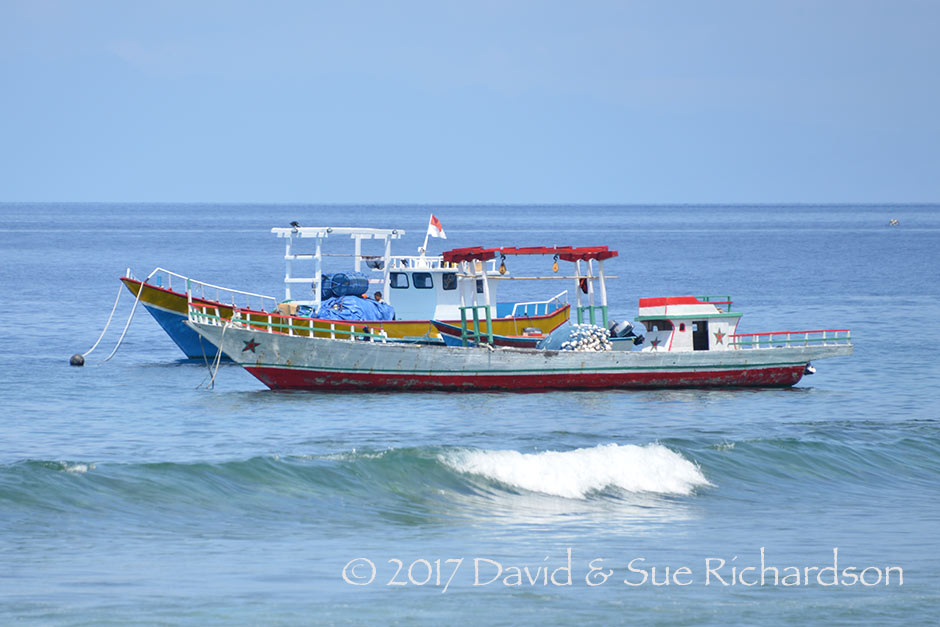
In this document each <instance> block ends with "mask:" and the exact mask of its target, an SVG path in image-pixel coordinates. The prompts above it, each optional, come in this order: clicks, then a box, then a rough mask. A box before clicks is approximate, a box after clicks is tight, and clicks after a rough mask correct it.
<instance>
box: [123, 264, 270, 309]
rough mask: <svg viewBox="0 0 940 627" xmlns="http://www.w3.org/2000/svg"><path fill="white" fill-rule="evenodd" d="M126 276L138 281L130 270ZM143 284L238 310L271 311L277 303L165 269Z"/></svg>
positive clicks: (158, 270)
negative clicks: (187, 293) (189, 294)
mask: <svg viewBox="0 0 940 627" xmlns="http://www.w3.org/2000/svg"><path fill="white" fill-rule="evenodd" d="M126 276H127V278H129V279H135V280H139V279H136V278H135V277H134V276H132V273H131V272H130V269H128V271H127V273H126ZM143 282H144V283H147V284H149V285H151V286H155V287H159V288H163V289H166V290H170V291H171V292H173V291H175V292H177V293H180V294H185V293H186V292H187V289H188V290H189V291H190V293H191V294H192V297H193V298H198V299H200V300H206V301H213V302H217V303H221V304H223V305H229V306H231V307H236V308H239V309H251V310H254V311H273V310H275V309H277V303H278V301H277V299H276V298H274V297H273V296H266V295H264V294H256V293H255V292H245V291H243V290H234V289H231V288H228V287H221V286H219V285H213V284H212V283H204V282H202V281H197V280H196V279H191V278H189V277H187V276H183V275H182V274H178V273H176V272H171V271H170V270H166V269H165V268H155V269H154V270H153V272H151V273H150V274H148V275H147V278H145V279H144V280H143ZM174 282H175V283H176V289H175V290H174V289H173V283H174Z"/></svg>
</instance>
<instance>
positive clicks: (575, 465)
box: [441, 444, 710, 498]
mask: <svg viewBox="0 0 940 627" xmlns="http://www.w3.org/2000/svg"><path fill="white" fill-rule="evenodd" d="M441 459H442V461H443V462H444V463H446V464H447V465H449V466H451V467H452V468H454V469H455V470H458V471H460V472H466V473H472V474H476V475H481V476H484V477H486V478H488V479H493V480H496V481H499V482H500V483H503V484H506V485H509V486H513V487H516V488H522V489H524V490H529V491H532V492H542V493H544V494H552V495H556V496H563V497H567V498H584V497H585V496H586V495H587V494H588V493H590V492H594V491H598V490H603V489H605V488H609V487H617V488H620V489H623V490H627V491H630V492H653V493H658V494H690V493H691V492H692V490H693V489H694V488H695V487H696V486H706V485H710V484H709V482H708V480H707V479H706V478H705V476H704V475H703V474H702V471H701V470H700V469H699V467H698V466H696V465H695V464H694V463H692V462H690V461H689V460H687V459H685V458H684V457H682V455H680V454H679V453H676V452H675V451H671V450H669V449H668V448H666V447H665V446H662V445H661V444H647V445H646V446H636V445H633V444H625V445H619V444H602V445H599V446H595V447H594V448H580V449H575V450H573V451H564V452H560V451H545V452H543V453H520V452H518V451H487V450H482V451H481V450H461V451H453V452H450V453H446V454H443V455H442V456H441Z"/></svg>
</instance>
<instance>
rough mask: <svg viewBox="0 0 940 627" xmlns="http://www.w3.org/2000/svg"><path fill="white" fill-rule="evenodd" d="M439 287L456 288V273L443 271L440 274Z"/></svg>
mask: <svg viewBox="0 0 940 627" xmlns="http://www.w3.org/2000/svg"><path fill="white" fill-rule="evenodd" d="M441 287H443V288H444V289H445V290H455V289H457V273H456V272H445V273H444V274H442V275H441Z"/></svg>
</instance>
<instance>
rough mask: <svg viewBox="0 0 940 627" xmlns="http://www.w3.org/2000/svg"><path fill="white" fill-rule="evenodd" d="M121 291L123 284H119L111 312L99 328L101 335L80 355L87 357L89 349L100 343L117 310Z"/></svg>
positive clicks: (96, 346) (91, 349)
mask: <svg viewBox="0 0 940 627" xmlns="http://www.w3.org/2000/svg"><path fill="white" fill-rule="evenodd" d="M123 291H124V286H123V285H119V286H118V293H117V296H116V297H115V299H114V307H112V308H111V314H110V315H109V316H108V321H107V322H106V323H105V324H104V328H103V329H101V335H99V336H98V339H97V340H96V341H95V344H94V346H92V347H91V348H89V349H88V350H87V351H85V352H84V353H82V357H87V356H88V355H90V354H91V351H93V350H95V349H96V348H98V344H100V343H101V339H102V338H103V337H104V334H105V333H107V332H108V327H110V326H111V319H112V318H113V317H114V312H115V311H117V306H118V301H119V300H121V292H123Z"/></svg>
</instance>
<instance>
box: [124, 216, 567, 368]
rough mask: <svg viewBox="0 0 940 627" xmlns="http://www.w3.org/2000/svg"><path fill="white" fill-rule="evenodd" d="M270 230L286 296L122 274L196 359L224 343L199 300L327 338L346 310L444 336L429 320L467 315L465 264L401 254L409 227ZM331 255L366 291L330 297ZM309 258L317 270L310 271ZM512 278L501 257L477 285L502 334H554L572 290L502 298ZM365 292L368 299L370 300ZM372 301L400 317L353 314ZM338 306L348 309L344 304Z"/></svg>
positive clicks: (391, 333)
mask: <svg viewBox="0 0 940 627" xmlns="http://www.w3.org/2000/svg"><path fill="white" fill-rule="evenodd" d="M432 218H433V216H432ZM438 226H439V223H438ZM429 230H430V229H429ZM271 232H272V233H273V234H274V235H275V236H277V237H278V238H282V239H283V240H284V241H285V252H284V259H285V262H286V270H285V275H284V298H283V299H277V298H275V297H273V296H269V295H265V294H259V293H253V292H247V291H242V290H237V289H231V288H226V287H221V286H218V285H213V284H210V283H205V282H202V281H198V280H196V279H193V278H191V277H187V276H184V275H181V274H178V273H175V272H171V271H169V270H166V269H164V268H156V269H154V270H153V271H152V272H151V273H150V274H148V275H147V276H146V277H145V278H143V279H138V278H136V277H135V276H134V275H133V273H132V272H131V270H130V269H128V270H127V271H126V273H125V275H124V276H123V277H121V281H122V282H123V283H124V285H125V286H126V287H127V289H128V290H130V292H131V293H132V294H134V296H135V298H136V299H137V300H138V301H139V302H140V304H141V305H143V306H144V308H145V309H146V310H147V311H148V312H149V313H150V315H151V316H153V318H154V320H156V321H157V323H158V324H159V325H160V326H161V327H162V328H163V330H164V331H165V332H166V333H167V335H169V336H170V338H172V340H173V341H174V342H175V343H176V345H177V346H178V347H179V348H180V349H181V350H182V351H183V353H184V354H185V355H186V357H188V358H190V359H205V358H208V357H211V356H213V355H215V347H213V346H208V345H206V343H205V340H204V339H203V338H202V337H201V336H200V335H199V334H198V333H196V332H195V331H193V330H192V328H191V327H189V326H188V325H187V324H186V322H187V319H188V308H189V305H190V301H192V302H193V303H196V304H199V305H203V306H205V307H208V308H211V309H213V310H214V311H217V312H218V313H219V315H220V316H222V317H223V318H228V317H230V316H232V315H233V313H234V312H236V311H239V312H241V314H242V315H243V316H244V317H245V319H251V318H252V317H255V318H259V319H260V318H263V317H264V316H266V315H267V314H268V313H271V312H280V313H282V314H285V315H290V316H294V317H302V318H310V319H312V328H314V329H315V330H318V331H319V330H322V331H323V333H317V334H316V335H319V336H321V337H323V336H329V335H330V334H331V325H332V324H333V323H334V322H335V321H336V319H338V316H345V317H347V318H355V317H357V316H358V317H359V319H361V320H363V321H364V322H367V323H368V324H369V326H370V328H372V329H375V330H377V332H379V333H382V334H383V335H384V336H386V337H387V338H390V339H395V340H402V341H409V342H415V343H440V342H442V340H441V339H440V335H439V332H438V331H437V329H436V328H435V327H434V326H433V325H432V324H431V322H430V321H431V320H432V319H433V320H441V321H447V322H451V323H458V322H459V321H460V297H459V296H458V293H457V270H456V265H455V264H453V263H448V262H444V260H443V258H442V257H441V256H431V255H427V254H425V249H426V247H427V238H425V245H424V246H422V247H420V248H419V254H417V255H404V256H393V255H392V254H391V243H392V241H393V240H398V239H400V238H401V237H402V236H403V235H404V234H405V231H404V230H402V229H373V228H354V227H301V226H299V225H298V226H292V227H290V228H272V229H271ZM337 238H343V239H346V240H352V242H353V251H352V253H336V252H329V251H328V249H327V247H326V244H327V242H328V241H330V240H331V239H337ZM364 242H368V243H367V244H366V246H370V245H371V246H372V248H375V249H376V250H373V251H372V254H367V253H366V252H364V249H363V244H364ZM331 257H341V258H346V259H347V260H349V259H351V260H352V268H351V272H349V273H346V274H349V275H350V276H351V275H352V273H355V274H356V275H357V276H359V277H364V278H362V279H361V281H360V283H359V284H357V285H362V291H360V292H356V293H355V294H344V295H343V296H341V297H339V298H338V299H337V298H331V299H329V300H327V298H325V296H328V295H331V294H329V290H328V289H327V286H326V282H327V281H329V280H331V278H332V277H336V276H338V274H339V273H334V274H327V273H326V270H327V267H326V265H325V264H324V258H331ZM303 264H306V267H307V268H308V269H309V270H310V271H309V272H306V273H304V272H303V268H302V266H303ZM298 270H300V271H301V274H300V275H298ZM304 274H306V276H304ZM505 278H509V277H507V276H505V273H503V274H501V273H500V272H499V271H498V269H497V266H496V262H495V260H492V261H491V262H490V263H489V264H488V267H487V268H485V269H483V271H481V272H480V273H479V276H478V277H477V279H476V283H475V284H474V286H473V289H475V290H476V291H477V292H478V293H479V294H481V295H482V294H484V293H485V294H486V295H487V297H488V298H489V299H490V300H491V302H492V303H493V304H492V306H491V307H490V312H489V317H490V319H491V321H492V328H493V330H494V331H495V332H496V333H500V334H506V335H515V334H520V333H522V331H523V329H526V328H535V329H538V330H539V331H541V332H542V333H545V334H548V333H550V332H551V331H553V330H554V329H556V328H558V327H559V326H560V325H562V324H563V323H564V322H565V321H566V320H567V319H568V317H569V312H570V307H569V305H568V303H567V297H568V292H567V290H565V291H562V292H560V293H557V294H555V295H554V296H552V297H551V298H548V299H545V300H539V301H527V302H516V301H505V302H503V301H498V300H497V298H496V294H497V291H498V280H499V279H505ZM363 295H364V296H366V297H367V298H361V296H363ZM376 296H378V297H377V298H376ZM367 301H373V303H374V302H375V301H380V302H382V303H384V304H387V305H389V306H390V307H391V308H392V310H393V311H394V319H372V318H369V317H368V314H362V313H358V312H357V311H353V310H355V309H357V307H358V305H362V304H366V303H367ZM325 303H326V304H332V308H327V309H326V310H324V305H325ZM337 309H342V311H339V312H337V311H335V310H337ZM350 312H351V313H350ZM229 357H230V356H229Z"/></svg>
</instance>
